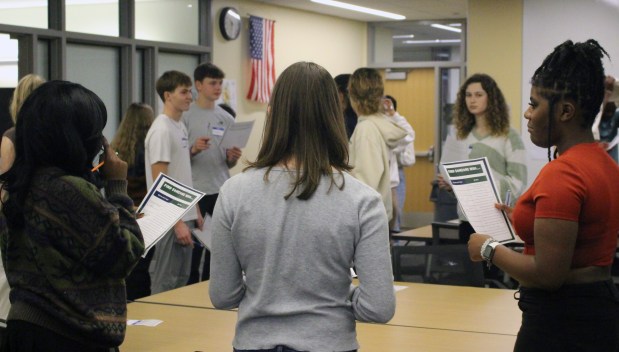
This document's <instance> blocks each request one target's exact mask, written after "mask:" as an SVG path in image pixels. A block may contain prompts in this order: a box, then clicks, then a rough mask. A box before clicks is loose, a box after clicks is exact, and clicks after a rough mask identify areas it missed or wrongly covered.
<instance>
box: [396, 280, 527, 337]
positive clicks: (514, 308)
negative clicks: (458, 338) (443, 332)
mask: <svg viewBox="0 0 619 352" xmlns="http://www.w3.org/2000/svg"><path fill="white" fill-rule="evenodd" d="M395 285H397V286H405V287H407V288H406V289H404V290H401V291H398V292H397V293H396V312H395V316H394V317H393V319H391V321H389V323H388V324H389V325H402V326H412V327H426V328H436V329H448V330H459V331H468V332H481V333H491V334H507V335H516V334H517V333H518V330H519V329H520V323H521V317H522V315H521V312H520V309H519V308H518V304H517V301H516V300H515V299H514V293H515V291H514V290H505V289H493V288H478V287H464V286H447V285H431V284H419V283H408V282H396V283H395Z"/></svg>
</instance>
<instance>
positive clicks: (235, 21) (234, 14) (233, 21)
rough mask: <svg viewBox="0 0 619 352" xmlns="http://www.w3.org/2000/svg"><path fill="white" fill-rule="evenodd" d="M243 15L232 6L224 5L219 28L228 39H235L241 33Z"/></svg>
mask: <svg viewBox="0 0 619 352" xmlns="http://www.w3.org/2000/svg"><path fill="white" fill-rule="evenodd" d="M241 22H242V21H241V15H239V12H238V11H237V10H236V9H235V8H232V7H224V8H223V9H222V10H221V12H220V13H219V30H220V31H221V35H222V36H223V37H224V38H225V39H226V40H234V39H236V38H238V37H239V34H241Z"/></svg>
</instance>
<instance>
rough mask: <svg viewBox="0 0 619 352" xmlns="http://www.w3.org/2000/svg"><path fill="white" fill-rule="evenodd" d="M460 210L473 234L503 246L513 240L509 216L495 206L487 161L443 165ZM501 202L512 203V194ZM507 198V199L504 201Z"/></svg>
mask: <svg viewBox="0 0 619 352" xmlns="http://www.w3.org/2000/svg"><path fill="white" fill-rule="evenodd" d="M442 166H443V168H444V170H445V174H446V176H447V178H448V179H449V181H450V183H451V185H452V188H453V191H454V193H455V195H456V197H457V198H458V202H459V203H460V207H461V209H462V210H463V211H464V214H465V215H466V217H467V218H468V220H469V222H470V223H471V225H472V226H473V228H474V229H475V231H476V232H479V233H484V234H488V235H490V236H492V237H494V239H495V240H497V241H499V242H502V243H505V242H510V241H513V240H514V239H515V232H514V229H513V228H512V226H511V222H510V220H509V218H508V215H507V214H506V213H505V212H503V211H501V210H498V209H497V208H496V206H495V204H497V203H501V201H500V199H499V193H498V191H497V189H496V186H495V184H494V180H493V179H492V172H491V171H490V167H489V166H488V159H487V158H480V159H472V160H463V161H455V162H450V163H443V164H442ZM505 198H506V199H504V202H506V201H509V202H511V193H509V194H506V196H505ZM507 198H509V199H507Z"/></svg>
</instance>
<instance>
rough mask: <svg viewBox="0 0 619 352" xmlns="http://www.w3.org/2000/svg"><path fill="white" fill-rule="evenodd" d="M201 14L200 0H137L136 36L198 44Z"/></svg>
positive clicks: (138, 37)
mask: <svg viewBox="0 0 619 352" xmlns="http://www.w3.org/2000/svg"><path fill="white" fill-rule="evenodd" d="M198 18H199V13H198V0H152V1H140V0H137V1H136V3H135V37H136V38H137V39H146V40H154V41H160V42H172V43H182V44H191V45H197V44H199V43H198V21H199V19H198Z"/></svg>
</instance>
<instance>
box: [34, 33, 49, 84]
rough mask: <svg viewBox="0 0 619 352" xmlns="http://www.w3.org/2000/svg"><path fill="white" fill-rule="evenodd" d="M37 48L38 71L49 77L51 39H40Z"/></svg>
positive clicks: (46, 77) (41, 74)
mask: <svg viewBox="0 0 619 352" xmlns="http://www.w3.org/2000/svg"><path fill="white" fill-rule="evenodd" d="M37 48H38V51H37V73H38V74H39V75H40V76H42V77H44V78H45V79H49V41H48V40H39V42H38V43H37Z"/></svg>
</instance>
